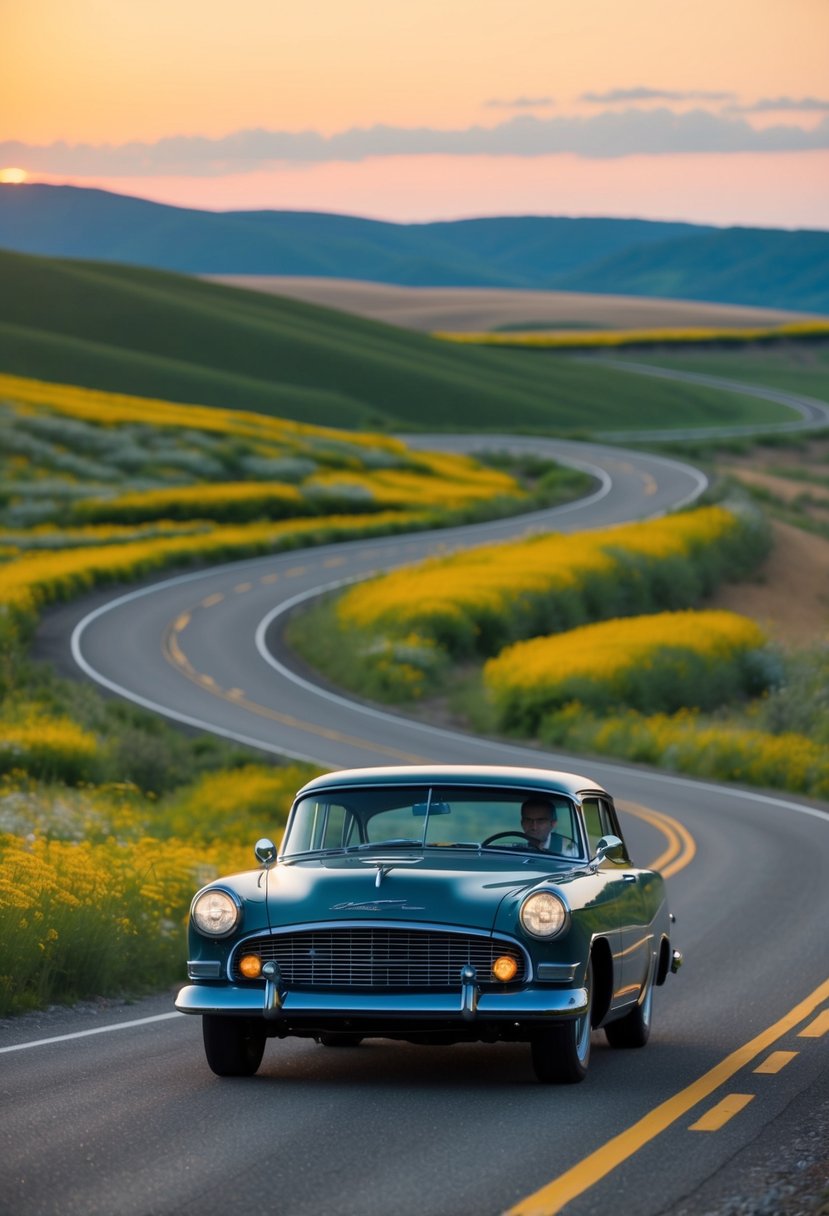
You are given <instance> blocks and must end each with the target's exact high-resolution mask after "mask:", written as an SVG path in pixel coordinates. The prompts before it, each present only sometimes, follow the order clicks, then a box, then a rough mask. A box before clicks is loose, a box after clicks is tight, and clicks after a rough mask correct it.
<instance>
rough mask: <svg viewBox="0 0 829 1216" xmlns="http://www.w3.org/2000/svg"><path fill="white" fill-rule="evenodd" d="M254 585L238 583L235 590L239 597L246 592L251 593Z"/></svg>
mask: <svg viewBox="0 0 829 1216" xmlns="http://www.w3.org/2000/svg"><path fill="white" fill-rule="evenodd" d="M252 587H253V583H237V584H236V586H235V587H234V588H233V590H234V591H235V592H236V594H237V595H242V594H243V593H244V592H245V591H250V590H251V588H252Z"/></svg>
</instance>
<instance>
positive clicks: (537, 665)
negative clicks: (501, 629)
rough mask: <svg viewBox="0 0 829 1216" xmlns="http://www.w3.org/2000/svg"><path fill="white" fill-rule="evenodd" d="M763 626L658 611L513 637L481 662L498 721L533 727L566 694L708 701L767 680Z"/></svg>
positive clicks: (750, 690)
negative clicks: (514, 639)
mask: <svg viewBox="0 0 829 1216" xmlns="http://www.w3.org/2000/svg"><path fill="white" fill-rule="evenodd" d="M765 644H766V638H765V636H764V634H763V631H762V630H761V629H760V627H759V626H758V625H756V624H755V623H754V621H749V620H747V619H746V618H745V617H741V616H738V615H737V614H736V613H734V612H704V611H698V612H694V611H690V610H689V611H685V612H662V613H657V614H655V615H648V616H633V617H623V618H621V619H617V620H612V621H601V622H599V623H598V624H594V625H582V627H581V628H580V629H571V630H566V631H565V632H563V633H557V634H552V635H550V636H546V637H539V638H531V639H530V640H529V641H526V642H516V643H515V644H514V645H512V646H508V647H506V649H505V650H502V651H501V653H500V654H499V655H498V656H497V658H494V659H490V660H489V662H488V663H487V664H486V665H485V666H484V672H483V678H484V687H485V688H486V689H487V691H488V692H489V693H490V695H491V697H492V701H493V705H494V707H495V712H496V715H497V719H498V722H499V725H501V726H503V727H506V728H507V729H510V728H512V727H520V728H522V729H523V730H525V731H526V732H527V733H535V732H536V731H537V729H538V726H539V723H540V721H541V720H542V719H543V716H544V714H545V713H548V712H549V711H550V710H552V709H557V708H560V707H561V706H563V705H567V704H570V703H571V702H573V701H578V702H580V703H581V704H582V705H583V706H584V707H585V708H586V709H589V710H594V711H597V712H599V713H602V712H607V711H611V710H616V709H620V708H621V709H624V708H629V709H637V710H640V711H642V712H643V713H649V712H657V711H663V712H667V713H671V712H676V711H677V710H680V709H683V708H686V707H692V708H695V709H715V708H716V707H717V706H718V705H722V704H724V703H726V702H728V701H734V700H737V699H739V698H740V697H747V696H752V695H755V694H757V693H761V692H763V691H764V690H765V688H766V687H767V685H768V682H769V681H768V667H769V665H768V664H767V663H765V662H764V661H763V657H762V651H763V648H764V646H765Z"/></svg>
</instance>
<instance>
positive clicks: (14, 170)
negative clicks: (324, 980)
mask: <svg viewBox="0 0 829 1216" xmlns="http://www.w3.org/2000/svg"><path fill="white" fill-rule="evenodd" d="M28 180H29V175H28V173H27V172H26V170H25V169H19V168H18V167H17V166H16V165H9V166H8V167H7V168H5V169H0V182H2V183H3V185H4V186H22V185H23V183H24V182H26V181H28Z"/></svg>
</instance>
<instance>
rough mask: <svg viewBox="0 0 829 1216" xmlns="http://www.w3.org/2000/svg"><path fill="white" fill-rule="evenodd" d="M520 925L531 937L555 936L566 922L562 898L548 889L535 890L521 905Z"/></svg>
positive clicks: (565, 909) (565, 907) (565, 908)
mask: <svg viewBox="0 0 829 1216" xmlns="http://www.w3.org/2000/svg"><path fill="white" fill-rule="evenodd" d="M520 917H521V925H522V927H523V928H524V930H525V931H526V932H527V933H530V934H532V936H533V937H555V936H556V934H557V933H561V931H562V929H563V928H564V926H565V925H566V923H567V906H566V904H565V903H564V900H563V899H561V898H559V896H558V895H553V894H552V892H550V891H536V892H535V894H534V895H529V896H527V898H526V899H525V900H524V902H523V904H522V905H521V912H520Z"/></svg>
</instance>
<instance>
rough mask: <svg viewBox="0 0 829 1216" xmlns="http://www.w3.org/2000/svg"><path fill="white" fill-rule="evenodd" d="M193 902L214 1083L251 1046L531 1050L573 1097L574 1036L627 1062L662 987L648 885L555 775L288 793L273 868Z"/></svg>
mask: <svg viewBox="0 0 829 1216" xmlns="http://www.w3.org/2000/svg"><path fill="white" fill-rule="evenodd" d="M255 852H256V856H257V858H258V859H259V861H260V862H261V867H262V868H261V869H259V870H258V871H257V870H253V871H250V872H247V873H243V874H236V875H233V876H232V877H229V878H222V879H219V880H217V881H216V882H211V883H209V884H208V885H207V886H206V887H204V888H203V889H202V890H201V891H199V892H198V893H197V894H196V896H195V898H194V899H193V903H192V908H191V914H190V930H189V962H188V963H187V971H188V977H189V979H190V981H191V982H190V983H189V984H188V985H186V986H185V987H184V988H182V989H181V991H180V992H179V994H178V996H177V998H176V1007H177V1008H178V1009H179V1010H181V1012H182V1013H197V1014H201V1016H202V1026H203V1034H204V1047H205V1052H206V1055H207V1062H208V1064H209V1065H210V1067H211V1068H212V1070H213V1071H214V1072H215V1073H217V1074H218V1075H219V1076H249V1075H251V1074H253V1073H255V1072H256V1070H257V1069H258V1067H259V1065H260V1063H261V1060H262V1054H263V1051H264V1046H265V1041H266V1039H269V1038H280V1039H281V1038H286V1037H288V1036H303V1037H306V1038H313V1039H316V1040H317V1042H319V1043H321V1044H323V1045H325V1046H329V1047H334V1046H353V1045H356V1044H358V1043H360V1042H361V1040H362V1039H364V1038H367V1037H382V1038H386V1039H402V1040H406V1041H408V1042H414V1043H425V1044H439V1043H440V1044H448V1043H461V1042H470V1041H483V1042H496V1041H499V1040H501V1041H510V1042H514V1041H520V1042H528V1043H529V1044H530V1048H531V1053H532V1062H533V1067H534V1070H535V1075H536V1076H537V1078H538V1079H539V1080H540V1081H544V1082H575V1081H581V1080H582V1079H583V1077H584V1076H585V1073H586V1071H587V1066H588V1061H589V1058H590V1037H591V1031H592V1030H593V1029H595V1028H598V1027H603V1028H604V1031H605V1034H606V1035H607V1038H608V1040H609V1042H610V1044H611V1045H612V1046H613V1047H642V1046H644V1044H645V1043H646V1042H647V1039H648V1035H649V1032H650V1026H651V1011H652V1002H653V990H654V987H655V986H657V985H659V984H663V983H664V982H665V979H666V977H667V975H668V972H669V971H675V970H676V969H677V967H678V966H679V964H680V962H681V955H680V954H679V952H678V951H677V950H675V949H673V947H672V943H671V928H672V920H673V918H672V917H671V915H670V914H669V912H668V907H667V903H666V899H665V885H664V882H663V879H662V877H661V875H660V874H658V873H656V872H655V871H653V870H641V869H637V868H636V867H635V866H634V865H633V863H632V862H631V860H630V857H629V855H628V850H627V848H626V846H625V843H624V839H623V837H622V833H621V829H620V827H619V822H618V819H617V815H616V810H615V808H614V805H613V801H612V799H611V798H610V796H609V795H608V794H607V793H606V792H605V791H604V790H603V789H601V788H600V787H599V786H598V785H596V783H595V782H593V781H589V780H588V779H587V778H585V777H579V776H575V775H573V774H571V773H558V772H548V771H546V770H541V769H531V768H498V767H488V766H476V767H471V766H464V767H460V766H456V767H448V766H439V767H420V766H418V767H400V768H368V769H351V770H344V771H342V772H335V773H329V774H328V775H327V776H323V777H317V778H315V779H314V780H313V781H311V782H309V783H308V784H307V785H305V786H304V787H303V788H302V789H301V790H300V791H299V793H298V794H297V796H296V799H295V801H294V804H293V807H292V809H291V812H290V815H289V818H288V822H287V826H286V829H285V836H284V839H283V841H282V845H281V849H280V850H279V852H277V849H276V847H275V845H274V844H272V843H271V841H270V840H267V839H264V840H260V841H259V842H258V843H257V845H256V849H255Z"/></svg>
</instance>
